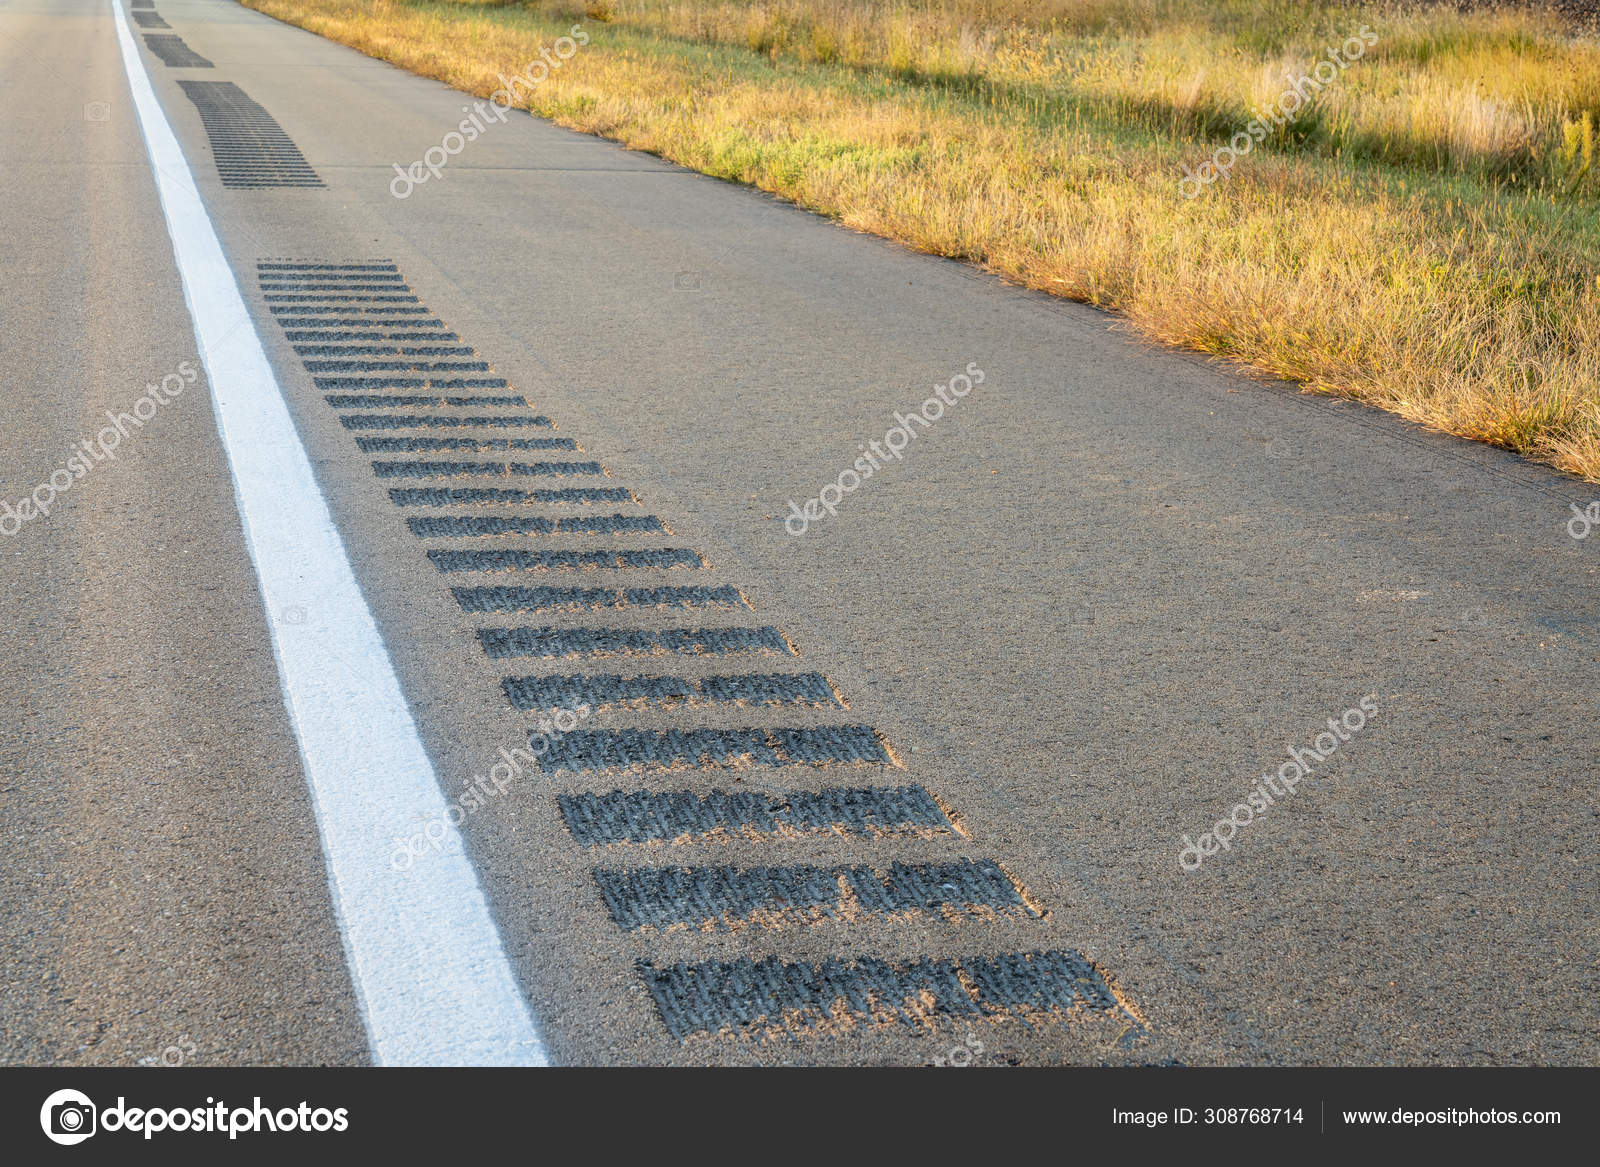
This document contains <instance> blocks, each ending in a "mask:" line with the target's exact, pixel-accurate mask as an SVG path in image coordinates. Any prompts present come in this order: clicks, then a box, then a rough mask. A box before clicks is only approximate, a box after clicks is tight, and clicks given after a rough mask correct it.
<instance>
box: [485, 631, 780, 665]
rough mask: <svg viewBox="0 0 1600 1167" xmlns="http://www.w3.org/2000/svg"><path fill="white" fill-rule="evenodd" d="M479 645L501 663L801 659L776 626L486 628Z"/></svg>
mask: <svg viewBox="0 0 1600 1167" xmlns="http://www.w3.org/2000/svg"><path fill="white" fill-rule="evenodd" d="M478 643H480V644H482V645H483V651H484V652H485V653H486V654H487V655H489V656H491V657H494V658H495V659H504V658H506V657H517V656H533V657H543V658H546V659H550V658H556V657H571V656H658V655H661V654H663V653H679V654H682V655H684V656H734V655H738V654H741V653H759V654H763V655H766V654H770V655H775V656H799V655H800V654H799V653H798V652H796V651H795V649H794V646H793V645H791V644H790V643H789V641H788V638H787V637H785V636H784V635H783V633H781V632H779V631H778V630H777V629H776V628H773V627H771V626H770V625H768V626H767V627H764V628H658V629H646V628H550V627H544V628H480V629H478Z"/></svg>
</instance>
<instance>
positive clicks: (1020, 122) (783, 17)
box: [246, 0, 1600, 481]
mask: <svg viewBox="0 0 1600 1167" xmlns="http://www.w3.org/2000/svg"><path fill="white" fill-rule="evenodd" d="M246 2H247V3H248V4H249V5H250V6H251V7H254V8H259V9H261V10H262V11H265V12H268V13H270V14H272V15H274V16H277V17H279V18H281V19H284V20H288V21H291V22H293V23H295V24H299V25H302V26H304V27H306V28H309V29H311V30H313V31H315V32H319V33H322V34H323V35H326V36H329V37H332V38H333V39H335V40H339V41H342V42H344V43H346V44H349V45H352V46H354V47H355V48H357V49H360V50H362V51H363V52H366V53H369V54H371V55H373V56H377V57H381V58H383V59H385V60H388V61H392V62H394V63H395V64H397V65H400V66H402V67H404V68H407V69H411V70H414V71H416V72H419V73H423V74H426V75H428V76H431V77H436V78H438V79H440V80H443V81H446V82H448V83H450V84H452V85H455V86H457V87H458V88H461V89H465V90H468V91H470V92H473V93H476V94H478V95H480V96H487V95H488V94H490V93H491V92H492V91H493V90H494V89H495V88H496V87H497V85H498V82H496V80H495V75H496V73H498V72H500V71H502V70H503V71H506V72H508V73H510V72H515V71H518V70H520V69H521V68H522V67H523V66H524V65H525V64H526V63H527V62H529V61H531V60H533V59H535V57H536V56H537V50H538V48H539V46H540V45H542V44H551V43H553V42H554V39H555V38H556V37H557V36H560V35H562V34H564V33H565V32H566V31H567V29H568V27H569V26H570V25H571V24H572V23H574V22H575V21H578V20H583V21H584V22H585V28H586V30H587V32H588V34H589V36H590V38H591V44H590V45H589V46H588V47H586V48H584V49H582V50H581V51H580V52H579V53H578V54H577V55H576V56H575V57H574V58H573V59H572V60H570V61H568V62H567V63H566V64H565V65H564V66H563V67H562V68H561V69H559V70H556V71H555V72H554V73H553V74H552V75H551V77H550V79H549V80H548V81H546V82H545V83H544V84H542V85H541V86H539V87H538V88H537V89H536V90H534V91H533V93H532V94H531V97H530V98H528V99H527V100H525V101H524V102H523V104H524V105H525V106H527V107H529V108H531V109H532V110H533V112H535V113H538V114H540V115H541V116H545V117H549V118H552V119H553V120H555V121H557V122H559V123H560V124H562V125H566V126H571V127H573V128H576V129H580V130H585V131H588V132H591V133H596V134H602V135H605V136H607V137H611V138H615V139H617V140H619V141H621V142H623V143H625V144H627V145H629V146H631V147H634V148H636V149H643V150H649V151H653V152H655V153H658V154H660V155H662V156H664V157H667V158H670V159H672V160H674V161H676V162H679V163H682V164H684V165H686V166H690V167H694V168H696V169H699V170H703V171H706V172H707V173H711V174H715V175H718V176H721V177H724V178H729V179H734V180H737V181H741V182H748V183H753V184H756V185H758V186H760V187H762V188H764V189H766V190H770V191H773V192H775V193H778V194H781V195H784V196H786V197H788V198H791V199H793V200H795V201H796V202H798V203H800V204H802V205H804V206H807V207H810V208H812V209H814V210H817V211H820V212H823V213H825V214H829V215H832V216H835V217H837V218H839V219H840V220H842V221H843V222H845V223H847V224H848V225H850V226H852V227H856V228H859V229H862V230H865V231H872V232H876V233H878V234H882V235H887V236H890V237H892V238H896V239H900V240H903V241H905V242H906V243H909V244H911V245H913V246H915V247H918V248H922V249H924V250H927V251H931V252H936V253H939V254H942V255H951V256H957V257H962V258H966V259H970V260H973V261H975V262H979V263H982V264H985V265H987V266H989V267H990V268H992V269H994V270H995V271H997V272H1000V273H1003V274H1005V275H1006V276H1008V277H1010V278H1012V279H1015V280H1017V281H1019V282H1021V283H1025V284H1027V285H1029V286H1032V287H1036V288H1042V289H1045V290H1048V291H1051V292H1054V293H1057V294H1059V295H1063V296H1069V297H1072V298H1074V299H1079V300H1085V301H1088V302H1090V303H1094V304H1099V305H1103V306H1105V307H1108V308H1111V309H1114V310H1116V311H1118V312H1120V313H1122V314H1124V315H1125V316H1126V317H1127V318H1128V319H1129V320H1130V321H1132V322H1133V323H1134V324H1135V325H1136V326H1137V327H1138V328H1140V329H1141V330H1142V331H1144V332H1146V333H1147V334H1149V335H1151V336H1154V337H1157V338H1159V339H1161V340H1164V341H1167V342H1170V343H1173V344H1177V345H1182V346H1187V347H1191V348H1196V349H1200V350H1203V351H1205V352H1209V353H1214V354H1217V355H1219V356H1223V357H1226V358H1229V359H1231V360H1236V361H1239V362H1241V363H1244V364H1246V365H1248V366H1250V367H1252V368H1255V369H1258V370H1261V371H1264V372H1267V373H1271V374H1274V375H1278V376H1283V377H1287V378H1290V379H1293V380H1296V381H1300V382H1303V383H1304V384H1305V385H1307V386H1308V387H1309V388H1311V389H1315V390H1318V391H1322V392H1328V393H1336V394H1341V395H1345V396H1349V397H1354V398H1358V399H1360V400H1362V401H1366V402H1369V403H1371V404H1373V405H1377V406H1380V407H1382V408H1384V409H1388V410H1392V411H1393V412H1395V413H1398V414H1401V415H1402V416H1405V417H1408V418H1411V419H1413V420H1416V421H1420V422H1423V423H1426V424H1428V425H1431V426H1434V427H1437V428H1439V429H1442V430H1447V431H1449V432H1451V433H1455V434H1459V435H1461V436H1463V437H1468V438H1475V439H1479V440H1482V441H1487V442H1493V443H1495V444H1497V445H1501V446H1505V447H1507V448H1509V449H1512V450H1516V451H1517V452H1519V453H1522V454H1525V455H1528V456H1530V457H1534V458H1538V459H1541V460H1543V461H1547V462H1549V463H1551V464H1553V465H1556V466H1558V467H1560V468H1562V469H1564V470H1567V471H1570V472H1572V473H1575V474H1579V475H1583V476H1585V477H1587V478H1589V479H1591V480H1595V481H1600V279H1597V276H1596V271H1597V264H1596V260H1597V258H1600V213H1597V212H1600V171H1597V170H1596V169H1595V168H1594V167H1593V165H1592V162H1593V151H1594V136H1595V132H1596V131H1595V123H1596V122H1597V121H1600V44H1597V43H1596V42H1595V41H1593V40H1591V39H1585V38H1581V37H1577V36H1574V35H1573V34H1572V33H1571V31H1570V30H1568V29H1566V28H1564V27H1563V26H1562V25H1561V24H1560V23H1559V22H1558V21H1557V20H1556V18H1554V17H1553V16H1550V15H1548V14H1544V13H1539V12H1532V11H1527V10H1495V11H1477V12H1468V13H1462V12H1458V11H1456V10H1455V9H1454V8H1448V9H1445V8H1439V9H1421V8H1417V7H1414V6H1413V7H1407V8H1380V7H1361V8H1357V7H1350V6H1346V5H1335V4H1328V3H1322V2H1318V0H1299V2H1298V3H1292V2H1291V3H1287V4H1284V3H1276V4H1272V5H1270V6H1269V5H1268V4H1266V3H1265V0H1261V2H1260V3H1254V4H1247V3H1244V2H1243V0H1221V2H1217V0H1213V2H1210V3H1204V2H1201V0H916V2H902V3H881V2H880V3H873V2H869V0H808V2H807V0H774V2H771V3H756V4H751V3H733V2H730V0H587V2H585V0H575V2H574V3H560V2H549V0H544V2H540V0H536V2H530V3H528V4H526V5H521V6H511V5H489V4H484V3H481V2H476V0H456V2H452V0H366V2H356V0H246ZM1268 8H1270V11H1260V10H1261V9H1268ZM1363 25H1368V26H1370V27H1371V29H1372V30H1373V31H1374V32H1375V33H1376V34H1377V35H1378V42H1377V44H1376V45H1375V46H1374V47H1373V48H1372V49H1371V50H1369V52H1368V53H1367V55H1366V56H1364V57H1363V58H1362V59H1361V60H1360V61H1359V62H1357V63H1356V64H1354V65H1353V66H1352V67H1351V68H1350V69H1349V70H1348V72H1347V73H1346V74H1345V75H1344V77H1343V78H1342V80H1341V83H1340V84H1339V85H1338V86H1337V87H1336V88H1333V89H1330V90H1329V91H1327V92H1326V93H1325V94H1324V95H1323V96H1321V97H1320V98H1319V99H1318V101H1317V102H1316V103H1315V105H1314V106H1313V108H1312V109H1311V110H1310V111H1308V112H1307V113H1306V114H1305V115H1304V116H1302V117H1300V118H1299V119H1298V120H1296V121H1295V122H1294V123H1293V126H1292V128H1290V129H1287V130H1285V131H1284V132H1280V133H1276V134H1274V135H1273V136H1271V137H1269V138H1268V139H1267V141H1265V142H1264V143H1263V144H1262V145H1261V146H1260V147H1259V148H1257V149H1256V150H1255V151H1254V152H1252V153H1251V154H1250V155H1248V156H1247V157H1246V158H1244V159H1243V160H1241V162H1240V163H1239V164H1238V165H1237V167H1236V168H1235V169H1234V172H1233V177H1232V178H1231V179H1230V180H1228V181H1226V182H1218V183H1216V184H1214V185H1213V186H1212V187H1211V188H1209V189H1208V190H1207V191H1206V192H1205V193H1204V194H1203V195H1202V196H1201V197H1199V198H1197V199H1194V200H1185V199H1183V198H1182V197H1180V196H1179V194H1178V190H1177V179H1178V177H1179V170H1178V166H1179V163H1180V162H1184V163H1189V164H1191V165H1197V164H1198V163H1199V162H1200V161H1201V160H1202V159H1204V158H1205V157H1206V156H1208V155H1209V154H1210V153H1211V152H1212V151H1213V150H1214V149H1216V148H1217V146H1219V145H1221V144H1223V143H1224V142H1225V141H1226V140H1227V139H1228V137H1229V136H1230V135H1232V134H1234V133H1236V132H1237V131H1238V130H1239V129H1241V128H1242V127H1243V125H1244V124H1245V123H1246V122H1247V121H1248V120H1249V119H1250V117H1251V113H1250V111H1251V110H1252V109H1254V108H1257V107H1259V106H1260V105H1262V104H1264V103H1265V102H1266V101H1268V100H1270V99H1271V98H1273V97H1275V96H1276V95H1277V94H1278V93H1280V92H1281V91H1282V90H1283V88H1284V84H1285V83H1284V81H1283V74H1284V72H1285V70H1286V69H1289V68H1296V69H1303V68H1305V67H1307V66H1310V65H1312V64H1313V63H1314V62H1315V61H1316V60H1317V59H1318V58H1319V57H1321V55H1322V54H1323V53H1324V51H1325V49H1326V47H1327V46H1329V45H1332V44H1337V43H1339V42H1341V41H1343V40H1344V39H1345V38H1346V37H1348V36H1351V35H1353V34H1354V33H1355V32H1356V31H1357V30H1359V29H1360V28H1361V27H1362V26H1363Z"/></svg>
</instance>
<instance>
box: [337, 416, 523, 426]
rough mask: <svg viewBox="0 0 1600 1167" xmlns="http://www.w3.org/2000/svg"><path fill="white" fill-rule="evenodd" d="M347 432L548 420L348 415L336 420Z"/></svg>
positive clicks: (509, 423)
mask: <svg viewBox="0 0 1600 1167" xmlns="http://www.w3.org/2000/svg"><path fill="white" fill-rule="evenodd" d="M339 421H340V422H341V423H342V424H343V425H344V428H345V429H347V430H403V429H516V428H519V427H530V426H531V427H540V428H544V429H548V428H550V426H551V424H552V423H551V421H550V419H549V418H548V417H543V416H537V417H455V416H453V415H450V414H440V415H436V416H432V417H430V416H428V415H426V414H415V413H410V414H407V413H350V414H346V415H344V416H343V417H341V418H340V419H339Z"/></svg>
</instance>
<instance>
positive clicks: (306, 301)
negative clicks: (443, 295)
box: [261, 292, 422, 312]
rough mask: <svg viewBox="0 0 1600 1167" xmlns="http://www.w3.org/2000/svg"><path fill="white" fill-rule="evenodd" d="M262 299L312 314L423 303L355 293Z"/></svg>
mask: <svg viewBox="0 0 1600 1167" xmlns="http://www.w3.org/2000/svg"><path fill="white" fill-rule="evenodd" d="M261 298H262V299H263V300H265V301H266V302H267V304H268V305H269V306H270V305H274V304H276V305H279V306H287V305H290V304H293V305H295V306H296V311H299V312H310V311H312V310H313V309H315V308H317V307H322V308H332V309H335V310H336V311H339V312H360V311H363V309H362V308H357V307H355V305H357V304H362V305H366V304H420V303H421V302H422V301H420V300H419V299H417V297H415V296H400V295H394V296H369V295H357V294H356V293H354V292H340V293H339V294H337V295H323V294H322V293H320V292H318V293H311V292H272V293H270V294H269V293H265V292H263V293H262V296H261Z"/></svg>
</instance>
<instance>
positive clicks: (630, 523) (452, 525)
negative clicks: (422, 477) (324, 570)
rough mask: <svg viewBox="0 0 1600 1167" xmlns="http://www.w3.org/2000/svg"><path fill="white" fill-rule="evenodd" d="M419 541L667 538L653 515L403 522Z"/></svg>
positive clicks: (471, 517) (473, 517)
mask: <svg viewBox="0 0 1600 1167" xmlns="http://www.w3.org/2000/svg"><path fill="white" fill-rule="evenodd" d="M406 522H407V523H409V524H410V526H411V533H412V534H413V535H415V536H416V537H417V538H419V539H427V538H430V537H438V538H451V537H462V536H477V537H480V538H482V537H486V536H495V535H670V534H672V532H671V531H670V530H668V529H667V527H666V524H664V523H663V522H662V521H661V520H660V519H658V518H656V517H655V516H654V515H594V516H592V517H590V516H574V517H572V518H561V519H545V518H538V517H534V516H530V517H528V518H515V519H503V518H492V517H480V516H478V515H462V516H451V517H449V518H426V519H407V520H406Z"/></svg>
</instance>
